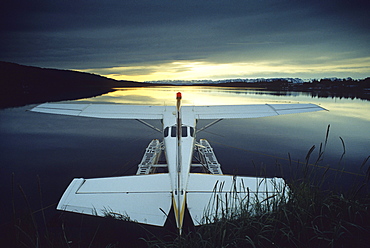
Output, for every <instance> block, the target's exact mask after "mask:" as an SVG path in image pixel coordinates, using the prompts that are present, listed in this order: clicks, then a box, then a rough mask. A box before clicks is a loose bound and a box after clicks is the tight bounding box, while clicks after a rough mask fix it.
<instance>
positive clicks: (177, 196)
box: [173, 92, 186, 234]
mask: <svg viewBox="0 0 370 248" xmlns="http://www.w3.org/2000/svg"><path fill="white" fill-rule="evenodd" d="M181 98H182V96H181V92H178V93H177V94H176V100H177V103H176V129H177V130H176V133H177V135H176V136H177V137H176V138H177V147H176V166H177V170H176V174H177V175H176V176H177V180H176V188H175V192H174V198H173V208H174V212H175V217H176V225H177V228H178V229H179V232H180V234H181V231H182V223H183V220H184V212H185V190H184V187H183V182H182V181H181V173H184V171H182V164H181V161H182V158H181V136H182V128H181V127H182V122H181ZM185 173H186V172H185Z"/></svg>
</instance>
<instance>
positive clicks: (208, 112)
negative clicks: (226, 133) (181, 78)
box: [182, 104, 325, 120]
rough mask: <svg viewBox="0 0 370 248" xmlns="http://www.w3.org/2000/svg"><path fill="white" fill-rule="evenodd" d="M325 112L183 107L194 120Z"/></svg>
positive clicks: (293, 107) (304, 107)
mask: <svg viewBox="0 0 370 248" xmlns="http://www.w3.org/2000/svg"><path fill="white" fill-rule="evenodd" d="M320 110H325V109H324V108H322V107H319V106H317V105H315V104H256V105H223V106H185V107H183V109H182V111H183V113H185V111H186V112H188V113H189V112H192V113H193V114H194V115H195V118H196V119H200V120H201V119H235V118H258V117H267V116H275V115H285V114H296V113H304V112H314V111H320Z"/></svg>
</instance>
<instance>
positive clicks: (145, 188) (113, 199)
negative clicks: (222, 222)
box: [57, 173, 289, 227]
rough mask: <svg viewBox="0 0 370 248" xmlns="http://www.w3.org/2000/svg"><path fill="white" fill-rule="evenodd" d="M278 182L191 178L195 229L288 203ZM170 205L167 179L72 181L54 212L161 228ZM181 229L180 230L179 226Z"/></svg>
mask: <svg viewBox="0 0 370 248" xmlns="http://www.w3.org/2000/svg"><path fill="white" fill-rule="evenodd" d="M288 191H289V188H288V187H287V186H286V185H285V182H284V180H283V179H282V178H257V177H239V176H230V175H215V174H195V173H190V174H189V181H188V188H187V191H186V203H187V208H188V210H189V213H190V215H191V218H192V220H193V223H194V225H202V224H208V223H212V222H214V221H216V220H217V219H220V218H225V217H227V218H233V217H235V216H237V215H238V214H239V212H240V211H245V210H247V211H249V213H251V214H253V213H256V214H257V213H258V212H259V211H265V210H272V209H273V208H274V207H276V206H278V204H279V203H282V202H285V201H286V200H287V199H288ZM172 202H173V192H172V191H171V182H170V177H169V175H168V174H149V175H135V176H122V177H109V178H93V179H83V178H76V179H73V181H72V182H71V184H70V185H69V186H68V188H67V190H66V191H65V192H64V194H63V196H62V198H61V200H60V202H59V204H58V206H57V209H58V210H63V211H69V212H76V213H82V214H88V215H95V216H102V217H113V218H116V219H120V220H128V221H134V222H138V223H143V224H149V225H155V226H164V224H165V222H166V219H167V216H168V214H169V212H170V209H171V205H172ZM180 227H181V226H180Z"/></svg>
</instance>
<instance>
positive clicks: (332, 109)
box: [0, 86, 370, 238]
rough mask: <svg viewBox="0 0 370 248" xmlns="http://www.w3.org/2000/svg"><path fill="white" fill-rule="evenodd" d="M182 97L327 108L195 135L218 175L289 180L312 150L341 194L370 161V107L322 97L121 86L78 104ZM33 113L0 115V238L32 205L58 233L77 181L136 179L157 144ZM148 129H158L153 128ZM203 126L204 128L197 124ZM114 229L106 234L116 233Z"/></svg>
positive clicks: (125, 128) (142, 131)
mask: <svg viewBox="0 0 370 248" xmlns="http://www.w3.org/2000/svg"><path fill="white" fill-rule="evenodd" d="M178 91H181V92H182V95H183V105H239V104H265V103H271V104H274V103H314V104H318V105H320V106H322V107H323V108H325V109H327V110H328V111H320V112H313V113H303V114H294V115H284V116H276V117H265V118H258V119H241V120H222V121H221V122H219V123H217V124H215V125H213V126H211V127H209V128H208V129H206V130H205V131H202V132H199V133H198V134H197V139H199V138H206V139H207V140H208V141H209V142H210V144H211V145H212V147H213V149H214V151H215V154H216V156H217V158H218V160H219V162H220V164H221V165H222V170H223V172H224V174H239V175H246V176H255V175H261V174H262V175H266V176H282V177H284V178H285V179H286V180H287V181H289V180H292V178H293V177H297V176H299V175H300V173H301V171H302V168H304V166H305V164H306V160H305V158H306V155H307V153H308V151H309V150H310V148H311V147H312V146H315V147H316V148H315V150H314V151H313V152H312V154H311V156H310V159H309V161H308V163H307V164H308V165H307V166H308V167H309V168H310V169H313V170H315V171H317V172H318V173H319V174H320V175H321V174H322V173H324V172H325V171H326V168H328V167H329V169H328V170H327V176H328V178H329V179H328V180H327V186H333V184H334V185H335V186H338V187H337V188H338V189H340V190H342V189H343V188H346V187H351V185H353V184H354V183H355V182H358V181H360V180H363V179H364V178H365V176H364V175H365V174H366V171H367V170H368V168H369V164H370V162H369V161H368V162H367V163H365V164H363V162H364V160H365V159H366V158H367V157H368V156H369V155H370V102H369V101H364V100H358V99H344V98H342V99H341V98H318V97H312V96H311V94H310V93H301V92H270V91H262V90H258V89H255V90H251V89H242V88H218V87H189V86H186V87H185V86H183V87H182V86H177V87H175V86H168V87H141V88H125V89H117V90H116V91H115V92H111V93H108V94H106V95H102V96H98V97H95V98H90V99H80V100H78V102H91V103H120V104H139V105H174V104H175V94H176V92H178ZM33 106H34V105H32V106H31V105H30V106H25V107H19V108H9V109H3V110H0V164H1V171H0V172H1V173H0V179H1V182H2V190H1V198H2V201H1V203H0V204H1V205H0V206H1V209H2V210H3V211H2V214H1V229H2V230H1V231H2V233H3V235H8V232H7V231H6V230H9V226H10V225H11V223H12V222H11V221H12V213H13V212H14V211H15V213H16V216H23V215H27V213H29V212H30V211H29V210H28V208H30V209H32V212H35V211H38V212H37V213H40V212H41V211H39V210H40V209H41V208H46V209H45V211H46V212H47V218H48V219H47V222H48V223H49V222H52V223H58V224H55V226H54V227H55V228H59V229H60V217H58V216H60V212H58V211H56V210H55V205H54V204H56V203H57V202H58V200H59V198H60V197H61V195H62V194H63V192H64V190H65V189H66V187H67V186H68V184H69V183H70V181H71V180H72V179H73V178H75V177H83V178H91V177H106V176H120V175H131V174H135V172H136V169H137V164H138V163H139V162H140V161H141V157H142V155H143V153H144V151H145V148H146V146H147V145H148V144H149V142H150V141H151V140H152V139H154V138H161V134H160V133H158V132H156V131H154V130H152V129H150V128H147V127H146V126H144V125H142V124H141V123H139V122H138V121H135V120H102V119H93V118H83V117H71V116H60V115H49V114H40V113H33V112H29V111H27V110H29V109H30V108H32V107H33ZM148 122H149V121H148ZM150 123H151V124H152V125H154V126H157V127H159V128H160V127H161V123H160V122H159V121H150ZM208 123H209V122H206V121H200V122H199V123H198V125H197V127H198V128H200V127H202V126H205V125H207V124H208ZM328 125H330V132H329V138H328V141H327V145H326V148H325V153H324V155H323V159H322V161H320V162H319V164H318V166H316V165H314V163H315V160H316V159H317V157H318V153H319V147H320V144H323V145H324V142H325V136H326V132H327V127H328ZM18 185H19V186H20V187H19V186H18ZM20 188H21V189H20ZM40 189H41V190H40ZM25 198H27V200H25ZM13 205H14V208H13V207H12V206H13ZM27 205H29V207H27ZM13 210H14V211H13ZM63 215H64V216H66V218H67V222H68V224H69V227H70V228H71V229H72V230H75V229H77V230H81V228H82V227H81V225H82V224H76V223H81V222H82V221H81V218H82V217H80V215H75V214H69V213H65V214H63ZM56 216H57V217H56ZM74 218H75V219H76V221H75V222H74V221H72V220H74ZM83 218H85V219H84V220H85V221H86V223H90V222H93V223H95V224H96V225H103V226H104V224H102V219H101V218H95V217H92V219H91V218H89V217H83ZM63 221H66V220H65V219H63ZM86 225H87V224H85V225H83V226H84V228H85V227H86ZM115 225H119V228H122V230H126V231H127V232H128V233H131V234H132V232H133V230H136V229H135V228H137V227H135V224H128V225H124V224H114V225H113V226H114V228H116V226H115ZM41 226H43V225H41ZM87 226H89V225H87ZM111 226H112V225H111V224H110V225H107V226H105V228H108V229H109V228H113V227H111ZM73 228H75V229H73ZM86 228H88V227H86ZM41 229H42V228H41ZM122 230H121V231H122ZM3 231H4V232H3ZM92 232H94V230H93V231H92ZM112 233H115V231H113V230H112ZM70 235H71V236H74V235H73V234H70ZM112 235H113V234H112ZM89 237H91V236H89ZM126 238H127V237H126Z"/></svg>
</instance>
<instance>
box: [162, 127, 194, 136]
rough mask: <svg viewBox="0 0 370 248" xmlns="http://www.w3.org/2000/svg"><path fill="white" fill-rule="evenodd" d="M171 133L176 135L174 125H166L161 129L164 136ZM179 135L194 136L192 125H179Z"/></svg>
mask: <svg viewBox="0 0 370 248" xmlns="http://www.w3.org/2000/svg"><path fill="white" fill-rule="evenodd" d="M170 134H171V137H176V136H177V130H176V126H172V127H166V128H165V129H164V131H163V135H164V137H168V136H169V135H170ZM181 136H182V137H189V136H191V137H194V128H193V127H188V126H183V127H181Z"/></svg>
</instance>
